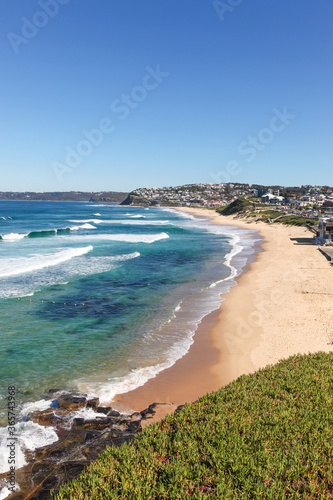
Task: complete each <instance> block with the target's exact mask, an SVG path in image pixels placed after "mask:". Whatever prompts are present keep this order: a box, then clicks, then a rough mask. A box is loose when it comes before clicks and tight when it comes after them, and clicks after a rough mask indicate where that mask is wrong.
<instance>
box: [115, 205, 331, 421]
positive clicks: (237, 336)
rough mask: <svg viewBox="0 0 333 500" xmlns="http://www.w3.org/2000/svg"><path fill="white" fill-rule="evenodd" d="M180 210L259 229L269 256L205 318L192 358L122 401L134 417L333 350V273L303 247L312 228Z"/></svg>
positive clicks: (120, 398)
mask: <svg viewBox="0 0 333 500" xmlns="http://www.w3.org/2000/svg"><path fill="white" fill-rule="evenodd" d="M178 210H182V211H184V212H187V213H190V214H191V215H195V216H196V215H197V216H201V217H202V216H206V217H207V216H208V217H209V219H210V220H211V222H212V223H214V224H222V225H233V226H238V227H242V228H246V229H249V228H250V229H255V230H257V231H259V232H260V234H261V236H262V238H263V240H264V243H263V245H262V248H263V250H264V251H263V252H261V253H259V254H258V256H257V259H256V261H255V262H253V263H252V264H250V266H249V269H248V270H247V272H245V273H244V274H242V275H241V276H240V277H239V278H237V283H238V285H237V286H234V287H233V288H231V290H230V292H229V293H227V294H225V295H223V296H222V299H224V300H223V301H222V302H221V306H220V309H219V310H218V311H216V312H213V313H211V314H210V315H209V316H207V317H206V318H204V319H203V321H202V322H201V324H200V325H199V327H198V330H197V331H196V334H195V336H194V343H193V344H192V346H191V348H190V350H189V352H188V353H187V354H186V355H185V356H184V357H183V358H181V359H180V360H178V361H177V362H176V363H175V365H173V366H172V367H171V368H169V369H167V370H165V371H163V372H161V373H160V374H158V375H157V377H155V378H154V379H151V380H149V381H148V382H147V383H146V384H145V385H144V386H142V387H139V388H138V389H136V390H134V391H131V392H129V393H127V394H123V395H120V396H118V397H117V398H116V400H117V401H119V402H120V403H122V404H125V405H127V406H130V407H131V408H133V409H135V410H140V409H142V408H145V407H146V406H147V405H148V404H150V403H151V402H153V401H156V402H168V403H173V404H175V405H179V404H183V403H184V402H193V401H195V400H196V399H197V398H198V397H200V396H202V395H204V394H205V393H207V392H211V391H213V390H217V389H218V388H219V387H221V386H223V385H226V384H227V383H229V382H230V381H232V380H234V379H236V378H237V377H239V376H240V375H242V374H247V373H253V372H254V371H256V370H258V369H259V368H263V367H265V366H267V365H269V364H274V363H276V362H278V361H279V360H280V359H282V358H288V357H289V356H291V355H294V354H298V353H301V354H304V353H308V352H317V351H324V352H329V351H332V350H333V345H332V341H333V325H332V311H333V300H332V299H333V266H331V265H330V263H329V262H328V261H327V260H326V259H325V258H324V257H323V255H322V254H321V253H320V252H319V250H318V248H317V247H316V246H315V245H306V244H304V245H303V244H298V242H300V241H302V240H304V238H309V237H311V236H312V235H311V233H310V232H309V231H308V230H307V229H306V228H304V227H295V226H292V227H288V226H283V225H278V224H272V225H268V224H265V223H263V222H259V223H254V222H251V223H248V222H246V220H244V219H239V218H234V217H232V216H228V217H225V216H221V215H219V214H218V213H217V212H213V211H211V212H208V211H207V210H205V209H196V208H193V209H192V208H179V209H178ZM168 411H170V410H168V407H166V409H165V413H167V412H168ZM163 416H164V414H163V412H162V414H161V415H159V417H160V418H162V417H163Z"/></svg>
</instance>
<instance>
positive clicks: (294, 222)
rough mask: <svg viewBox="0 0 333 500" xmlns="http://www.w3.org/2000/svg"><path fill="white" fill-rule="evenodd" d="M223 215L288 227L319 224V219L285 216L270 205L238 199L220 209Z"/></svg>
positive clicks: (218, 210) (219, 211)
mask: <svg viewBox="0 0 333 500" xmlns="http://www.w3.org/2000/svg"><path fill="white" fill-rule="evenodd" d="M216 211H217V212H218V213H219V214H221V215H237V214H238V215H239V216H240V217H253V218H254V219H255V220H256V221H262V222H271V221H272V220H275V219H276V218H278V219H277V220H276V223H278V224H285V225H288V226H306V225H308V226H315V225H316V224H318V219H310V218H308V217H300V216H298V215H284V214H282V213H281V212H279V211H278V210H274V208H273V209H272V208H269V206H268V205H263V204H261V203H253V202H249V201H247V200H245V198H238V199H237V200H235V201H233V202H232V203H230V204H229V205H227V206H225V207H220V208H218V209H217V210H216Z"/></svg>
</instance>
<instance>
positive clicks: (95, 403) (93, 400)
mask: <svg viewBox="0 0 333 500" xmlns="http://www.w3.org/2000/svg"><path fill="white" fill-rule="evenodd" d="M98 405H99V398H91V399H88V401H87V406H88V407H89V408H97V407H98Z"/></svg>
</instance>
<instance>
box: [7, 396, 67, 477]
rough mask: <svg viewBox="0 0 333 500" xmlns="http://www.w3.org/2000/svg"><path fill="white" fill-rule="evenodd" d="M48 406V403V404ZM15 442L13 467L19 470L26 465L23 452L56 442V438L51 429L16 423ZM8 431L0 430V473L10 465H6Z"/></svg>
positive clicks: (32, 423)
mask: <svg viewBox="0 0 333 500" xmlns="http://www.w3.org/2000/svg"><path fill="white" fill-rule="evenodd" d="M49 404H50V402H49ZM15 429H16V436H17V438H16V441H15V466H16V469H19V468H21V467H23V466H24V465H26V463H27V462H26V460H25V455H24V452H25V450H35V449H36V448H39V447H41V446H46V445H48V444H51V443H54V442H55V441H57V440H58V436H57V434H56V432H55V431H54V429H53V428H52V427H43V426H41V425H39V424H36V423H35V422H32V421H30V420H29V421H28V422H18V423H17V424H16V426H15ZM9 437H10V436H8V430H7V428H6V427H2V428H1V429H0V473H4V472H7V471H8V470H9V467H10V465H9V464H8V456H9V451H10V450H9V448H8V447H7V444H8V438H9Z"/></svg>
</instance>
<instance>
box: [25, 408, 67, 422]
mask: <svg viewBox="0 0 333 500" xmlns="http://www.w3.org/2000/svg"><path fill="white" fill-rule="evenodd" d="M30 418H31V420H32V421H33V422H36V423H37V424H39V425H56V424H58V423H60V422H61V419H60V418H59V417H58V416H57V415H55V412H54V410H53V409H52V408H47V409H46V410H42V411H36V412H35V413H33V414H32V415H31V416H30Z"/></svg>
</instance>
